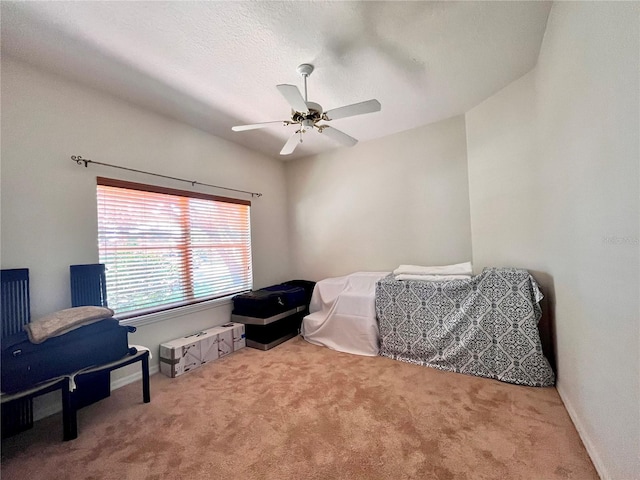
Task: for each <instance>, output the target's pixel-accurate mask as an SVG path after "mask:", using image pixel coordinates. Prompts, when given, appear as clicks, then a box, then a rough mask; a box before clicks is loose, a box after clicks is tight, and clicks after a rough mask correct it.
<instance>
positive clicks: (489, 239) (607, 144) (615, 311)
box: [466, 2, 640, 479]
mask: <svg viewBox="0 0 640 480" xmlns="http://www.w3.org/2000/svg"><path fill="white" fill-rule="evenodd" d="M639 10H640V9H639V8H638V4H637V3H635V4H619V3H618V4H616V3H587V2H575V3H574V2H571V3H569V2H567V3H565V2H561V3H556V4H554V6H553V9H552V11H551V14H550V17H549V21H548V26H547V31H546V34H545V38H544V42H543V45H542V50H541V53H540V58H539V62H538V65H537V67H536V69H535V71H534V72H533V73H531V74H528V75H526V76H525V77H523V78H521V79H520V80H518V81H517V82H515V83H514V84H512V85H510V86H509V87H507V88H506V89H504V90H503V91H501V92H499V93H497V94H496V95H494V96H493V97H492V98H490V99H488V100H487V101H485V102H483V103H482V104H481V105H479V106H478V107H476V108H474V109H473V110H472V111H470V112H469V113H468V114H467V115H466V120H467V139H468V158H469V182H470V200H471V218H472V232H473V251H474V262H475V263H476V266H479V264H483V265H489V264H507V263H513V264H516V265H520V266H528V267H529V268H534V269H537V270H539V271H540V272H542V273H544V274H545V277H546V278H545V281H546V283H547V284H548V286H550V287H552V288H553V289H554V290H555V295H554V297H555V318H556V335H557V350H558V351H557V363H558V384H557V387H558V391H559V392H560V394H561V396H562V399H563V401H564V402H565V405H566V406H567V409H568V411H569V413H570V414H571V416H572V418H573V420H574V423H575V424H576V427H577V428H578V430H579V432H580V434H581V436H582V438H583V440H584V442H585V445H586V447H587V449H588V450H589V453H590V455H591V457H592V459H593V461H594V463H595V465H596V468H597V469H598V471H599V472H600V474H601V475H602V477H603V478H611V479H631V478H638V475H639V474H640V464H639V456H638V455H639V452H640V444H639V435H640V434H639V431H640V416H639V405H640V396H639V386H638V384H639V377H640V370H639V356H638V351H639V348H638V347H639V345H638V339H639V332H638V327H639V323H640V309H639V296H638V294H639V291H638V285H639V266H640V262H639V260H640V256H639V254H638V244H639V238H640V235H639V233H640V231H639V216H640V208H639V199H640V190H639V187H638V180H639V168H638V167H639V162H638V159H639V157H640V151H639V145H638V142H639V129H640V122H639V115H638V111H639V95H638V91H639V87H640V84H639V82H638V72H639V63H638V59H639V57H638V45H639V41H640V35H639V34H638V19H639V15H638V14H639ZM551 293H553V292H551Z"/></svg>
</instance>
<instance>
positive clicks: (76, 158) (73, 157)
mask: <svg viewBox="0 0 640 480" xmlns="http://www.w3.org/2000/svg"><path fill="white" fill-rule="evenodd" d="M71 160H73V161H74V162H76V163H77V164H78V165H82V164H83V163H84V168H87V166H88V165H89V162H90V161H91V160H87V159H86V158H82V155H77V156H76V155H71Z"/></svg>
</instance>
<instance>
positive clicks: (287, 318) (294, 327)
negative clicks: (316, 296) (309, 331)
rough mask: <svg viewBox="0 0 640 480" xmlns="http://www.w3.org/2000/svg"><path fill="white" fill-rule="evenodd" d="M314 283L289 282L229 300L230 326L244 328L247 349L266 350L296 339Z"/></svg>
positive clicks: (306, 310)
mask: <svg viewBox="0 0 640 480" xmlns="http://www.w3.org/2000/svg"><path fill="white" fill-rule="evenodd" d="M314 286H315V282H310V281H307V280H291V281H289V282H285V283H281V284H278V285H272V286H269V287H266V288H263V289H260V290H255V291H253V292H248V293H243V294H240V295H236V296H235V297H234V298H233V313H232V315H231V320H232V321H233V322H238V323H243V324H244V325H245V337H246V341H247V347H252V348H257V349H260V350H269V349H271V348H273V347H275V346H277V345H279V344H281V343H282V342H285V341H287V340H289V339H290V338H293V337H295V336H296V335H298V333H299V331H300V325H301V323H302V318H303V317H304V316H305V315H307V314H308V313H309V302H310V300H311V295H312V293H313V287H314Z"/></svg>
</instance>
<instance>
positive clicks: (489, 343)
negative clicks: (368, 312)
mask: <svg viewBox="0 0 640 480" xmlns="http://www.w3.org/2000/svg"><path fill="white" fill-rule="evenodd" d="M542 298H543V295H542V292H541V291H540V289H539V288H538V285H537V283H536V281H535V280H534V279H533V277H532V276H531V275H530V274H529V272H527V271H526V270H522V269H516V268H485V269H484V271H483V272H482V273H481V274H480V275H476V276H475V277H472V278H471V279H469V280H452V281H448V282H425V281H416V280H408V281H399V280H395V279H394V278H393V275H389V276H387V277H385V278H383V279H381V280H380V281H378V282H377V284H376V295H375V303H376V314H377V316H378V321H379V324H380V342H381V345H380V355H384V356H386V357H390V358H393V359H395V360H402V361H405V362H410V363H416V364H418V365H424V366H429V367H434V368H438V369H441V370H449V371H452V372H458V373H466V374H470V375H477V376H481V377H488V378H495V379H497V380H501V381H504V382H510V383H516V384H519V385H530V386H537V387H541V386H550V385H553V384H554V382H555V376H554V373H553V370H552V369H551V366H550V365H549V362H548V361H547V359H546V358H545V356H544V355H543V353H542V346H541V343H540V334H539V332H538V320H540V317H541V316H542V314H541V309H540V305H539V302H540V300H542Z"/></svg>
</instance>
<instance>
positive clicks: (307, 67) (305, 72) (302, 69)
mask: <svg viewBox="0 0 640 480" xmlns="http://www.w3.org/2000/svg"><path fill="white" fill-rule="evenodd" d="M296 70H298V73H299V74H300V75H302V78H304V101H305V102H308V101H309V99H308V98H307V77H308V76H309V75H311V72H313V65H311V64H310V63H303V64H302V65H298V68H297V69H296Z"/></svg>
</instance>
